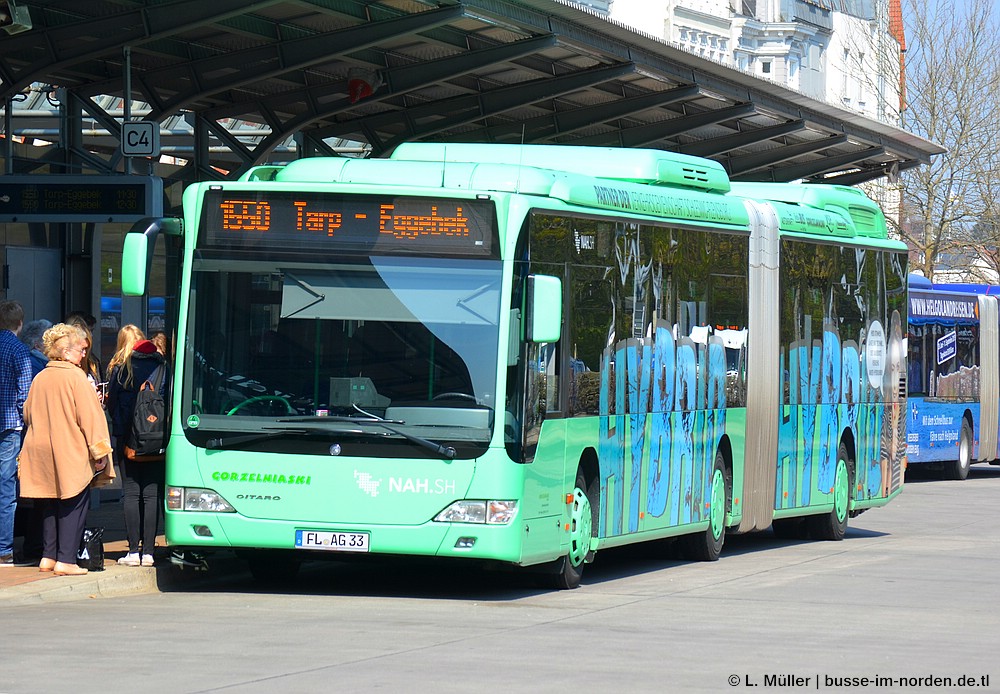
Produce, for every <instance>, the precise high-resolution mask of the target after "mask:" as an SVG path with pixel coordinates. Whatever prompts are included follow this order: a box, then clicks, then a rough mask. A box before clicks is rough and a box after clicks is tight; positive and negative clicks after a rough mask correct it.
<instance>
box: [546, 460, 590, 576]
mask: <svg viewBox="0 0 1000 694" xmlns="http://www.w3.org/2000/svg"><path fill="white" fill-rule="evenodd" d="M599 496H600V470H599V466H598V462H597V453H596V452H595V451H594V450H593V449H592V448H588V449H586V450H585V451H584V452H583V454H582V455H581V456H580V462H579V464H578V466H577V470H576V480H575V482H574V484H573V491H572V494H571V498H570V499H568V500H567V501H568V505H569V506H570V509H569V511H570V514H569V515H570V517H569V524H568V528H567V530H568V532H569V534H570V537H569V551H568V552H567V553H566V554H565V555H563V556H562V557H560V558H559V559H557V560H555V561H554V562H552V563H551V564H549V565H547V566H546V567H545V569H544V570H543V573H542V580H543V583H544V584H545V585H547V586H548V587H552V588H556V589H557V590H572V589H574V588H578V587H579V586H580V581H581V579H582V578H583V568H584V566H585V565H586V564H588V563H590V562H592V561H593V560H594V551H593V549H592V548H591V547H592V544H593V543H592V540H593V538H594V533H595V530H596V528H597V522H598V518H599V517H600V516H599V515H598V514H599V513H600V501H599Z"/></svg>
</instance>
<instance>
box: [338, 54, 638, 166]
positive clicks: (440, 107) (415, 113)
mask: <svg viewBox="0 0 1000 694" xmlns="http://www.w3.org/2000/svg"><path fill="white" fill-rule="evenodd" d="M634 69H635V66H634V65H632V64H631V63H625V64H621V65H610V66H607V67H602V68H596V69H590V70H579V71H577V72H572V73H569V74H567V75H562V76H560V77H551V78H547V79H540V80H531V81H530V82H521V83H519V84H512V85H510V86H507V87H500V88H499V89H493V90H490V91H488V92H482V93H479V94H470V95H467V96H459V97H454V98H451V99H441V100H438V101H432V102H429V103H426V104H421V105H420V106H413V107H411V108H409V109H407V110H406V113H405V117H406V123H407V125H408V126H409V127H408V130H409V132H408V133H406V134H401V135H398V136H396V137H394V138H392V139H391V140H390V141H389V142H387V143H386V148H391V147H394V146H396V145H397V144H399V143H400V142H405V141H406V140H411V139H420V138H422V137H427V136H428V135H434V134H435V133H438V132H441V131H442V130H445V129H447V128H454V127H458V126H460V125H463V124H465V123H472V122H475V121H477V120H480V119H481V118H486V117H487V116H491V115H494V114H496V113H503V112H504V111H509V110H511V109H513V108H517V107H519V106H524V105H526V104H531V103H534V102H536V101H543V100H545V99H553V98H555V97H557V96H559V95H561V94H568V93H569V92H574V91H577V90H578V89H584V88H586V87H590V86H593V85H595V84H600V83H601V82H607V81H608V80H613V79H617V78H619V77H622V76H624V75H627V74H629V73H631V72H633V71H634ZM440 114H449V115H445V116H444V117H438V116H439V115H440ZM400 116H401V114H398V113H389V114H378V115H375V116H370V117H367V118H361V119H356V120H355V121H354V122H357V121H358V120H361V121H363V122H364V123H365V124H366V125H367V126H369V127H371V128H375V129H377V128H379V127H383V126H389V125H393V124H395V123H398V122H399V121H400ZM421 118H433V119H434V120H431V121H429V122H428V123H426V124H425V125H418V124H417V120H418V119H421ZM345 125H346V123H345Z"/></svg>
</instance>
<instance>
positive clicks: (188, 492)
mask: <svg viewBox="0 0 1000 694" xmlns="http://www.w3.org/2000/svg"><path fill="white" fill-rule="evenodd" d="M166 496H167V509H168V510H170V511H207V512H209V513H236V509H235V508H233V507H232V506H231V505H230V504H229V502H228V501H226V500H225V499H223V498H222V495H221V494H219V493H218V492H217V491H214V490H212V489H199V488H197V487H167V494H166Z"/></svg>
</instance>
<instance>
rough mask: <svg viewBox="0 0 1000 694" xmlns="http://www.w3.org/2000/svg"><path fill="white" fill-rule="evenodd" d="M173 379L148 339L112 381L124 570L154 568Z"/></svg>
mask: <svg viewBox="0 0 1000 694" xmlns="http://www.w3.org/2000/svg"><path fill="white" fill-rule="evenodd" d="M123 330H124V328H123ZM113 361H115V360H113ZM170 376H171V375H170V368H169V366H168V365H167V363H166V361H165V360H164V358H163V356H162V355H161V354H160V353H159V352H158V351H157V349H156V345H154V344H153V343H152V342H150V341H149V340H146V339H140V340H138V341H137V342H135V344H134V345H133V347H132V350H131V352H129V353H128V354H127V356H125V357H124V360H123V361H121V362H120V363H119V364H116V365H115V366H114V368H113V370H112V372H111V374H110V375H109V376H108V381H109V385H108V400H107V405H108V412H110V413H111V426H112V433H113V434H114V436H115V457H116V460H117V461H118V465H119V470H120V472H121V475H122V503H123V505H124V510H125V534H126V535H127V536H128V553H127V554H126V555H125V556H124V557H122V558H121V559H119V560H118V563H119V564H124V565H126V566H153V563H154V557H153V548H154V546H155V545H156V529H157V523H158V522H159V511H160V508H161V506H162V505H163V484H164V459H165V457H164V452H165V448H166V436H167V430H166V419H167V418H166V403H167V402H168V401H169V393H170V381H171V378H170ZM140 539H141V541H142V544H141V546H140Z"/></svg>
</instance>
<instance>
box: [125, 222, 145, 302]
mask: <svg viewBox="0 0 1000 694" xmlns="http://www.w3.org/2000/svg"><path fill="white" fill-rule="evenodd" d="M148 252H149V237H147V236H146V235H145V234H131V233H130V234H125V240H124V241H123V242H122V294H124V295H125V296H142V295H143V294H145V293H146V276H147V274H148V273H147V270H146V258H147V257H148Z"/></svg>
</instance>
